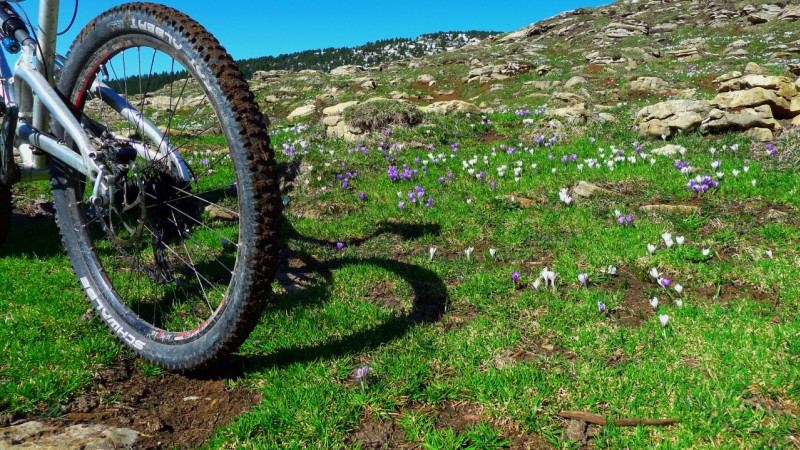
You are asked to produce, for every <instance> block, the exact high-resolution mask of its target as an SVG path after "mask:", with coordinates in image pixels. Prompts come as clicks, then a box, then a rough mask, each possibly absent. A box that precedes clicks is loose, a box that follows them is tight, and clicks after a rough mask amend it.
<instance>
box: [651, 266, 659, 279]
mask: <svg viewBox="0 0 800 450" xmlns="http://www.w3.org/2000/svg"><path fill="white" fill-rule="evenodd" d="M650 276H651V277H653V278H659V277H661V272H659V271H658V269H657V268H655V267H653V268H652V269H650Z"/></svg>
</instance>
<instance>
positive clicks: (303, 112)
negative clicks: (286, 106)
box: [286, 105, 317, 120]
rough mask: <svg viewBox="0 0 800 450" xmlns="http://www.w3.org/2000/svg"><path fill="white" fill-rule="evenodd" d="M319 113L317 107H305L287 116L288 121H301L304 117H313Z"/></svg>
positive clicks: (296, 109)
mask: <svg viewBox="0 0 800 450" xmlns="http://www.w3.org/2000/svg"><path fill="white" fill-rule="evenodd" d="M315 112H317V107H316V106H314V105H305V106H300V107H298V108H295V109H294V111H292V112H290V113H289V115H288V116H286V120H294V119H301V118H303V117H308V116H311V115H313V114H314V113H315Z"/></svg>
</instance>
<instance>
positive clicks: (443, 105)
mask: <svg viewBox="0 0 800 450" xmlns="http://www.w3.org/2000/svg"><path fill="white" fill-rule="evenodd" d="M420 109H421V110H422V112H427V113H440V114H447V113H451V112H465V113H467V112H468V113H479V112H481V109H480V108H478V107H477V106H475V105H474V104H472V103H469V102H464V101H461V100H449V101H445V102H436V103H431V104H430V105H428V106H424V107H422V108H420Z"/></svg>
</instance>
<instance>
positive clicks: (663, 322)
mask: <svg viewBox="0 0 800 450" xmlns="http://www.w3.org/2000/svg"><path fill="white" fill-rule="evenodd" d="M658 320H659V322H661V327H662V328H665V327H666V326H667V322H669V315H668V314H661V315H660V316H658Z"/></svg>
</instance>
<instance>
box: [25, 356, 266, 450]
mask: <svg viewBox="0 0 800 450" xmlns="http://www.w3.org/2000/svg"><path fill="white" fill-rule="evenodd" d="M261 399H262V396H261V394H260V393H258V392H254V391H248V390H244V389H232V388H229V387H227V386H225V383H224V382H223V381H221V380H203V379H198V378H192V377H187V376H184V375H179V374H174V373H168V374H164V375H158V376H150V377H148V376H146V375H145V374H144V373H142V371H141V370H140V369H139V368H138V367H137V366H136V364H135V362H134V361H133V360H129V359H126V360H122V361H119V362H116V363H114V364H113V365H111V366H110V367H107V368H103V369H100V370H98V371H97V372H96V373H95V374H94V384H93V385H92V387H91V388H90V389H89V391H88V392H87V393H86V394H84V395H81V396H79V397H77V398H75V399H73V400H72V401H70V402H69V403H68V404H67V406H66V409H65V412H64V414H63V415H62V416H61V417H59V418H58V419H55V420H45V422H46V423H47V425H49V426H50V427H53V433H58V432H59V430H64V429H67V428H69V427H71V426H75V425H83V424H89V425H92V424H102V425H105V426H111V427H118V428H125V429H132V430H135V431H138V432H139V436H138V438H137V439H136V441H135V443H134V445H133V448H136V449H158V448H197V447H199V446H201V445H202V444H203V443H204V442H205V441H206V439H208V437H209V436H210V435H211V433H212V432H213V430H215V429H216V428H218V427H220V426H222V425H224V424H226V423H228V422H229V421H230V420H231V419H232V418H233V417H235V416H237V415H239V414H241V413H243V412H245V411H247V410H249V409H250V407H251V406H253V405H255V404H257V403H259V402H260V401H261ZM20 419H21V420H15V421H14V423H15V424H20V423H23V422H27V421H29V420H33V417H24V418H20ZM38 420H40V421H42V419H38ZM29 444H35V443H34V442H30V443H29Z"/></svg>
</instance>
